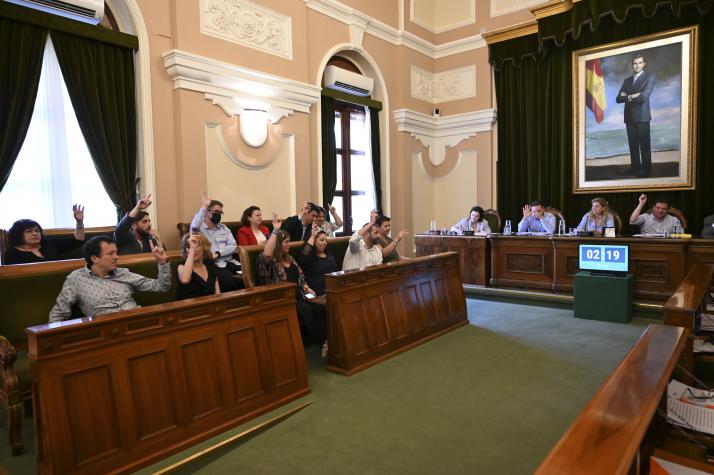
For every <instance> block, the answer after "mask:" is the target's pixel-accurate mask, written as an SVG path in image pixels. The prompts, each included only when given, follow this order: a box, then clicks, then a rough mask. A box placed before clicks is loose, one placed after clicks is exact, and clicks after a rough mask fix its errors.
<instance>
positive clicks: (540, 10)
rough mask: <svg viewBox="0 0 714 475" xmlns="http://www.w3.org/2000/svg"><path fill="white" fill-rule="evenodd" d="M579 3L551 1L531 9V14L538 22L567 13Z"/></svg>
mask: <svg viewBox="0 0 714 475" xmlns="http://www.w3.org/2000/svg"><path fill="white" fill-rule="evenodd" d="M577 1H578V0H551V1H549V2H548V3H544V4H542V5H538V6H537V7H534V8H531V13H532V14H533V16H534V17H536V20H540V19H541V18H545V17H549V16H551V15H557V14H558V13H563V12H567V11H568V10H570V9H571V8H573V3H576V2H577Z"/></svg>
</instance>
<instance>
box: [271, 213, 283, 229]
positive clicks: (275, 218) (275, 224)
mask: <svg viewBox="0 0 714 475" xmlns="http://www.w3.org/2000/svg"><path fill="white" fill-rule="evenodd" d="M282 225H283V220H282V219H280V218H278V213H273V231H277V230H278V229H280V226H282Z"/></svg>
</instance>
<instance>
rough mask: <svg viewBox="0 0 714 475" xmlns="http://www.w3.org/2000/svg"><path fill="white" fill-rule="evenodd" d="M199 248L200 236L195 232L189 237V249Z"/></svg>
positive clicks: (193, 250) (191, 250)
mask: <svg viewBox="0 0 714 475" xmlns="http://www.w3.org/2000/svg"><path fill="white" fill-rule="evenodd" d="M196 249H198V236H196V235H195V234H193V235H191V237H189V238H188V251H189V252H195V251H196Z"/></svg>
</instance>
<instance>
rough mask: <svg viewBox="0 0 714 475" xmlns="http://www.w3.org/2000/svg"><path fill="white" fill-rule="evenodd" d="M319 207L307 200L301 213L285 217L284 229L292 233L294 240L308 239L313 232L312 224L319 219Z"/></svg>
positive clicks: (291, 236) (291, 237)
mask: <svg viewBox="0 0 714 475" xmlns="http://www.w3.org/2000/svg"><path fill="white" fill-rule="evenodd" d="M317 208H318V206H317V205H316V204H315V203H311V202H309V201H306V202H305V204H304V205H303V206H302V209H301V210H300V215H295V216H290V217H289V218H286V219H285V223H284V224H283V231H286V232H287V233H288V234H290V239H292V240H293V241H307V239H308V238H309V237H310V233H311V232H312V225H313V224H314V223H315V220H316V219H317Z"/></svg>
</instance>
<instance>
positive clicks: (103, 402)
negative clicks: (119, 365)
mask: <svg viewBox="0 0 714 475" xmlns="http://www.w3.org/2000/svg"><path fill="white" fill-rule="evenodd" d="M62 389H63V392H64V394H63V396H64V398H63V399H64V405H65V412H66V414H67V421H68V422H69V430H70V435H71V438H72V439H71V440H72V455H73V462H72V466H73V467H80V466H82V465H84V464H86V463H87V462H90V461H91V460H93V459H96V458H100V457H102V456H106V455H108V454H110V453H112V452H116V451H118V450H119V448H120V446H121V443H120V441H119V434H118V433H117V432H116V430H115V428H116V427H117V423H118V417H117V411H116V402H115V399H114V397H115V393H116V388H115V386H114V384H113V382H112V377H111V371H110V367H109V365H102V366H94V367H89V368H87V369H84V370H82V371H78V372H76V373H70V374H67V375H65V376H64V377H63V378H62ZM88 408H92V410H91V411H89V410H88ZM48 422H49V421H48Z"/></svg>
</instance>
